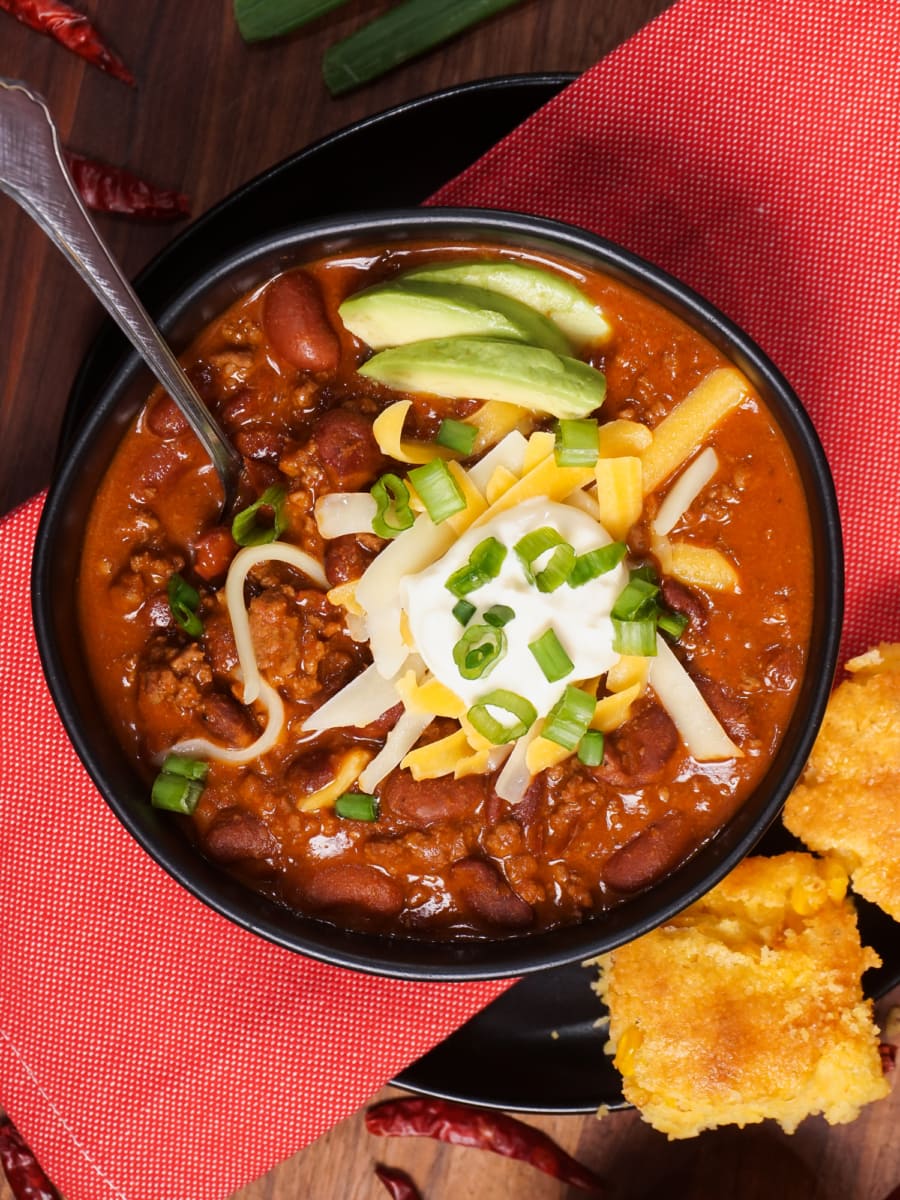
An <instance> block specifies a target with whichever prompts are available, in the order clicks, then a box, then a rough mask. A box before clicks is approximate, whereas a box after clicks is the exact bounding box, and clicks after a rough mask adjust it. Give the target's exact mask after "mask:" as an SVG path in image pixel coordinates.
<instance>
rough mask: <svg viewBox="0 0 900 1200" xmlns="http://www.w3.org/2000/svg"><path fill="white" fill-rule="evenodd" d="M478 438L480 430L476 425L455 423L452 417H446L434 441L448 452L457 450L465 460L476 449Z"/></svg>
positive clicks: (463, 422) (461, 422)
mask: <svg viewBox="0 0 900 1200" xmlns="http://www.w3.org/2000/svg"><path fill="white" fill-rule="evenodd" d="M477 437H478V430H477V429H476V428H475V426H474V425H467V424H466V423H465V421H454V420H453V419H452V418H450V417H445V418H444V420H443V421H441V426H440V429H438V431H437V434H436V435H435V438H434V440H435V441H436V442H437V444H438V445H439V446H446V447H447V449H448V450H455V451H456V452H457V454H461V455H462V456H463V458H468V457H469V455H470V454H471V453H472V451H473V450H474V449H475V439H476V438H477Z"/></svg>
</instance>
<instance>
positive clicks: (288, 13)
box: [234, 0, 347, 42]
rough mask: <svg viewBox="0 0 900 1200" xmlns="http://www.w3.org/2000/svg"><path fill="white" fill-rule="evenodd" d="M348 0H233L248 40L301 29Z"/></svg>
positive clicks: (239, 26) (242, 34)
mask: <svg viewBox="0 0 900 1200" xmlns="http://www.w3.org/2000/svg"><path fill="white" fill-rule="evenodd" d="M346 2H347V0H234V19H235V21H236V22H237V27H238V30H239V32H240V35H241V37H242V38H243V39H244V41H245V42H262V41H265V39H266V38H273V37H280V36H281V35H282V34H283V33H290V32H291V30H292V29H299V28H300V26H301V25H305V24H306V23H307V22H308V21H314V20H315V19H316V18H317V17H321V16H324V15H325V13H329V12H331V10H332V9H334V8H340V6H341V5H342V4H346Z"/></svg>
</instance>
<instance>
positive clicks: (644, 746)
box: [594, 703, 679, 787]
mask: <svg viewBox="0 0 900 1200" xmlns="http://www.w3.org/2000/svg"><path fill="white" fill-rule="evenodd" d="M678 745H679V738H678V730H677V729H676V728H675V725H674V723H673V721H672V718H671V717H670V716H669V714H668V713H667V712H666V711H665V710H664V709H663V708H661V707H660V706H659V705H658V704H655V703H649V704H645V705H644V706H643V707H642V708H641V709H639V710H638V712H637V713H636V714H635V715H634V716H633V717H632V718H631V720H630V721H627V722H626V723H625V724H624V725H623V726H622V727H621V728H620V729H617V730H616V731H615V733H611V734H609V735H608V736H607V739H606V748H605V751H604V755H603V762H602V763H601V765H600V766H599V767H596V768H594V773H595V775H596V776H597V778H598V779H603V780H605V781H606V782H607V783H610V784H612V785H613V786H614V787H625V786H628V785H631V786H636V785H640V784H644V783H652V782H653V781H654V780H655V779H658V778H659V776H660V775H661V774H662V772H663V768H664V767H665V765H666V763H667V762H668V761H669V759H670V758H671V757H672V755H673V754H674V753H675V751H676V750H677V749H678Z"/></svg>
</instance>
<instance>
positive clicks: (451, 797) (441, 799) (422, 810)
mask: <svg viewBox="0 0 900 1200" xmlns="http://www.w3.org/2000/svg"><path fill="white" fill-rule="evenodd" d="M485 790H486V789H485V779H484V776H482V775H464V776H463V777H462V779H454V778H453V776H452V775H443V776H441V778H440V779H422V780H420V781H419V782H418V783H416V781H415V780H414V779H413V777H412V775H410V773H409V771H400V770H396V771H392V772H391V773H390V775H388V777H387V779H385V781H384V783H383V784H382V785H381V793H380V797H379V798H380V801H381V811H382V812H383V813H384V814H385V815H386V816H389V817H392V818H394V819H396V820H400V821H403V822H405V823H406V824H408V825H412V826H414V827H417V828H420V829H425V828H427V827H428V826H429V825H433V824H435V823H437V822H440V821H461V820H464V819H465V818H466V817H471V816H473V815H474V814H475V813H476V812H477V811H478V808H479V806H480V805H481V804H483V803H484V800H485Z"/></svg>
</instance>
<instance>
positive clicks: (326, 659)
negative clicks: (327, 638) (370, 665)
mask: <svg viewBox="0 0 900 1200" xmlns="http://www.w3.org/2000/svg"><path fill="white" fill-rule="evenodd" d="M358 674H359V660H358V659H357V658H356V657H354V656H353V655H352V654H348V653H346V652H345V651H343V650H335V649H332V648H331V647H329V648H328V649H327V650H326V651H325V654H324V655H323V657H322V658H321V659H320V660H319V666H318V668H317V669H316V678H317V679H318V681H319V684H320V685H321V688H322V694H323V696H333V695H334V694H335V692H339V691H340V690H341V688H342V687H343V686H344V684H345V683H349V682H350V680H351V679H352V678H353V676H354V675H358Z"/></svg>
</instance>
